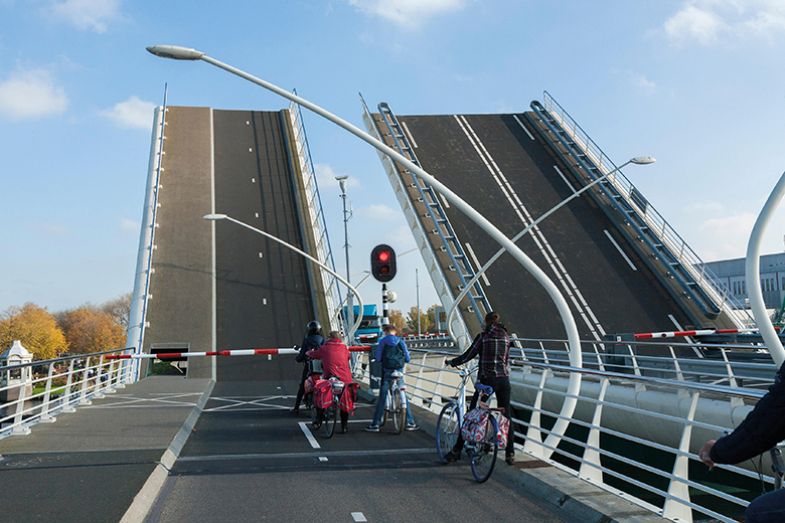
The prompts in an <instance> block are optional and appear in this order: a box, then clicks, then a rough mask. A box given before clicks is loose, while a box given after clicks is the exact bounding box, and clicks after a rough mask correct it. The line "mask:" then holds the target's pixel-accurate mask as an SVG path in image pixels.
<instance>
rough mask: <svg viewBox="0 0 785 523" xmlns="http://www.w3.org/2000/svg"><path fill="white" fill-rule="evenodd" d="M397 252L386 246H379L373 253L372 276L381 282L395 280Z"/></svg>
mask: <svg viewBox="0 0 785 523" xmlns="http://www.w3.org/2000/svg"><path fill="white" fill-rule="evenodd" d="M395 271H396V266H395V250H394V249H393V248H392V247H390V246H389V245H386V244H384V243H383V244H381V245H377V246H376V247H374V248H373V250H372V251H371V274H372V275H373V277H374V278H376V279H377V280H379V281H380V282H388V281H390V280H392V279H393V278H395Z"/></svg>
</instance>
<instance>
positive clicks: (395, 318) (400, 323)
mask: <svg viewBox="0 0 785 523" xmlns="http://www.w3.org/2000/svg"><path fill="white" fill-rule="evenodd" d="M388 319H389V320H390V324H391V325H393V326H394V327H395V328H396V329H398V333H399V334H403V333H404V332H405V331H407V330H408V329H407V328H406V320H405V319H404V317H403V313H402V312H401V311H399V310H398V309H390V315H389V317H388Z"/></svg>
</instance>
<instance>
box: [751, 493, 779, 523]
mask: <svg viewBox="0 0 785 523" xmlns="http://www.w3.org/2000/svg"><path fill="white" fill-rule="evenodd" d="M744 521H746V522H747V523H777V522H779V521H785V489H778V490H774V491H772V492H768V493H766V494H764V495H762V496H760V497H757V498H755V499H753V500H752V503H750V505H749V506H748V507H747V510H745V511H744Z"/></svg>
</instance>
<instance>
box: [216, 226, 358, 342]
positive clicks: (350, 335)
mask: <svg viewBox="0 0 785 523" xmlns="http://www.w3.org/2000/svg"><path fill="white" fill-rule="evenodd" d="M203 218H204V219H205V220H209V221H218V220H227V221H230V222H234V223H236V224H237V225H240V226H241V227H245V228H246V229H250V230H252V231H254V232H255V233H257V234H261V235H262V236H264V237H266V238H269V239H271V240H273V241H274V242H277V243H279V244H281V245H283V246H284V247H286V248H287V249H291V250H293V251H294V252H296V253H298V254H300V255H301V256H303V257H304V258H306V259H307V260H310V261H311V262H313V263H315V264H316V265H318V266H319V267H321V268H322V269H324V270H325V271H327V272H328V273H329V274H332V275H333V276H335V277H336V278H337V279H338V281H340V282H341V283H343V284H344V285H346V286H347V287H348V288H349V291H351V292H352V293H353V294H354V295H355V296H357V301H358V302H359V303H360V308H361V309H362V306H363V299H362V298H361V297H360V295H359V293H358V292H357V289H355V288H354V287H352V285H351V284H350V283H349V282H348V281H346V280H344V279H343V277H342V276H341V275H340V274H338V273H337V272H335V271H334V270H332V269H331V268H330V267H328V266H327V265H325V264H324V263H322V262H320V261H319V260H317V259H316V258H314V257H313V256H311V255H310V254H308V253H307V252H305V251H302V250H300V249H298V248H297V247H295V246H294V245H292V244H291V243H287V242H285V241H283V240H282V239H280V238H278V237H277V236H273V235H272V234H270V233H269V232H267V231H263V230H261V229H257V228H256V227H253V226H252V225H248V224H247V223H244V222H241V221H240V220H237V219H235V218H232V217H231V216H228V215H226V214H218V213H214V214H205V215H204V216H203ZM361 321H362V316H358V317H357V321H356V322H355V323H354V324H353V325H352V326H351V328H350V329H349V331H348V332H347V333H346V337H347V338H348V341H349V344H350V345H353V344H354V332H355V331H356V330H357V329H358V328H359V327H360V322H361Z"/></svg>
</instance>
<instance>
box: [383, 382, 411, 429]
mask: <svg viewBox="0 0 785 523" xmlns="http://www.w3.org/2000/svg"><path fill="white" fill-rule="evenodd" d="M391 377H392V379H391V380H390V391H389V393H388V394H387V402H386V404H385V406H384V417H383V418H382V425H384V424H385V423H387V418H388V416H389V417H390V419H392V422H393V432H394V433H395V434H402V433H403V427H404V425H406V409H407V408H408V405H409V404H408V402H407V400H406V393H405V392H404V391H405V388H403V387H401V378H402V377H403V372H401V371H398V370H396V371H393V373H392V374H391Z"/></svg>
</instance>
